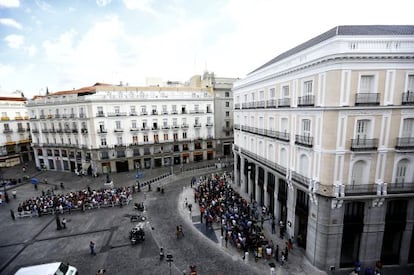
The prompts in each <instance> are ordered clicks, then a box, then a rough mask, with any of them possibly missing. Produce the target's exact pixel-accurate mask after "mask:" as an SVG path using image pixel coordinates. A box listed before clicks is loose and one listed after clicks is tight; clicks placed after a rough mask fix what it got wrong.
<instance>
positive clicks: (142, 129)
mask: <svg viewBox="0 0 414 275" xmlns="http://www.w3.org/2000/svg"><path fill="white" fill-rule="evenodd" d="M148 130H149V128H148V127H147V126H142V127H141V131H148Z"/></svg>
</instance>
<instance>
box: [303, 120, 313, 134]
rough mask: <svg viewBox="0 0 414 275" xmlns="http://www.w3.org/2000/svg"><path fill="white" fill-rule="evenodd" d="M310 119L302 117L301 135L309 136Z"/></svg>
mask: <svg viewBox="0 0 414 275" xmlns="http://www.w3.org/2000/svg"><path fill="white" fill-rule="evenodd" d="M310 130H311V121H310V119H302V135H304V136H310Z"/></svg>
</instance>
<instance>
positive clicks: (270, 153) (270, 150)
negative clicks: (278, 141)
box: [267, 144, 275, 162]
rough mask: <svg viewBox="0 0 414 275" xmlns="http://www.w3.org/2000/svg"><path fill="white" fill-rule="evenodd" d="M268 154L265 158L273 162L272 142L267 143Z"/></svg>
mask: <svg viewBox="0 0 414 275" xmlns="http://www.w3.org/2000/svg"><path fill="white" fill-rule="evenodd" d="M267 153H268V156H267V158H268V159H269V160H270V161H271V162H274V161H275V152H274V149H273V144H269V146H268V150H267Z"/></svg>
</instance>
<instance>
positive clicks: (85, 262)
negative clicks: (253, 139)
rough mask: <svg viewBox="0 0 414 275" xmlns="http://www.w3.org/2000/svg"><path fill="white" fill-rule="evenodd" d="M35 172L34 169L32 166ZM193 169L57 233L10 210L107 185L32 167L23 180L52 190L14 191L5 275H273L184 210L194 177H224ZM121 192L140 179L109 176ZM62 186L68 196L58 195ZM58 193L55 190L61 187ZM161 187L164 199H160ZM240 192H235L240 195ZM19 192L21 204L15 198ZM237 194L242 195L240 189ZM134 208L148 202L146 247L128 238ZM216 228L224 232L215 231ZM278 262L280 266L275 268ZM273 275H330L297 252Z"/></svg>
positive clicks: (11, 174) (2, 263) (2, 213)
mask: <svg viewBox="0 0 414 275" xmlns="http://www.w3.org/2000/svg"><path fill="white" fill-rule="evenodd" d="M30 165H31V164H30ZM201 165H203V166H205V164H202V163H200V164H195V165H194V166H186V167H185V169H184V170H187V169H188V170H189V171H187V172H185V171H184V172H183V173H181V171H178V170H179V168H177V167H174V171H175V172H178V173H176V174H174V175H173V176H170V177H168V178H165V179H162V180H160V181H159V182H157V183H154V185H153V191H151V192H148V188H147V187H143V188H142V192H140V193H135V194H134V195H133V200H132V201H131V203H130V205H127V206H124V207H122V208H121V207H114V208H105V209H92V210H87V211H85V212H72V214H70V215H69V214H64V215H65V217H66V219H67V221H68V223H67V227H68V228H67V229H66V230H60V231H57V230H56V224H55V219H54V217H53V216H44V217H40V218H38V217H33V218H30V217H29V218H16V220H14V221H13V220H12V219H11V217H10V209H17V205H18V203H19V202H21V201H22V200H23V199H27V198H30V197H32V196H36V195H40V194H41V191H42V190H43V191H47V190H48V189H49V190H50V189H55V188H57V190H55V192H69V191H71V190H73V191H75V190H81V189H84V188H86V187H87V186H89V187H91V188H92V189H97V188H102V187H103V182H104V180H105V179H104V177H98V178H92V177H89V176H84V177H78V176H76V175H74V174H73V173H65V172H49V171H40V172H39V171H36V169H35V168H34V166H29V167H28V169H27V171H26V172H25V173H26V174H28V175H29V176H30V177H31V178H32V177H36V178H37V179H38V180H39V181H41V182H42V181H43V180H44V179H47V181H48V184H43V183H41V184H39V186H38V190H35V189H34V186H33V185H32V184H31V183H27V182H26V183H21V184H18V185H16V186H13V187H8V189H7V192H8V193H9V197H10V202H9V203H3V205H2V206H0V219H1V222H0V232H1V233H0V274H14V272H15V271H16V270H17V269H18V268H19V267H21V266H27V265H32V264H40V263H46V262H51V261H64V262H69V263H70V264H73V265H74V266H76V267H77V268H78V270H79V272H80V274H92V275H93V274H95V273H96V270H98V269H99V268H105V269H106V270H107V273H106V274H169V273H170V274H183V273H184V271H186V272H187V274H188V271H189V268H188V266H189V265H191V264H194V265H196V266H197V271H198V274H202V275H203V274H223V275H224V274H270V266H269V263H271V262H272V260H259V261H258V262H255V261H254V259H253V256H252V255H250V256H249V257H248V260H247V261H246V260H243V258H242V256H243V255H242V254H241V252H240V251H237V250H236V249H234V248H233V247H230V246H228V247H227V248H226V247H225V246H224V245H223V244H222V241H221V236H220V233H221V232H220V228H219V227H218V226H217V225H216V226H215V227H214V230H213V232H211V231H206V230H205V227H204V225H201V224H200V223H199V216H198V215H199V211H198V209H197V207H196V205H195V204H193V205H194V206H195V208H193V211H192V214H191V216H190V213H189V211H188V210H187V209H186V208H185V207H184V204H183V202H184V199H185V198H188V199H190V198H191V199H192V198H193V191H192V189H191V188H189V183H190V179H191V177H192V176H193V175H196V176H197V175H202V174H203V175H206V174H209V173H212V172H220V171H219V170H218V169H215V168H214V167H212V168H204V169H193V168H197V167H196V166H201ZM170 169H171V168H169V169H152V170H151V169H150V170H143V173H144V176H143V178H141V179H139V180H140V181H141V182H146V181H149V180H150V179H153V178H155V177H159V176H160V175H162V174H165V173H167V172H169V171H170ZM22 175H23V172H22V168H21V167H14V168H3V169H2V171H1V176H2V177H3V178H4V179H8V178H17V177H21V176H22ZM111 178H112V179H113V180H114V183H115V186H116V187H117V186H124V185H132V184H133V183H134V182H135V180H136V179H135V172H125V173H117V174H111ZM60 182H63V183H64V186H65V189H64V190H62V189H60V187H59V184H60ZM55 186H56V187H55ZM157 186H162V187H163V188H164V189H165V193H164V194H162V193H161V192H157V191H156V187H157ZM235 189H236V188H235ZM13 190H16V199H14V198H13V197H12V196H11V195H10V193H11V192H12V191H13ZM236 190H237V189H236ZM134 202H144V205H145V206H146V210H145V211H144V212H143V213H142V215H143V216H145V217H146V218H147V219H146V221H145V222H146V225H145V232H146V239H145V241H144V242H142V243H140V244H137V245H134V246H133V245H131V244H130V242H129V239H128V233H129V231H130V229H131V228H132V226H133V225H134V224H132V223H131V221H130V219H129V215H131V214H136V213H137V211H136V210H134V209H133V203H134ZM179 224H182V226H183V229H184V234H185V236H184V237H183V238H180V239H177V238H176V236H175V226H176V225H179ZM216 227H218V228H216ZM265 232H266V235H268V236H270V235H271V234H270V225H267V224H266V225H265ZM90 240H93V241H94V242H95V243H96V251H97V255H96V256H91V255H89V247H88V244H89V241H90ZM272 240H273V242H274V243H275V244H276V243H277V244H279V245H280V247H284V240H281V239H279V238H278V237H277V236H276V235H275V236H274V237H272ZM160 247H163V248H164V250H165V253H166V254H171V255H172V256H173V260H174V261H173V262H172V264H171V266H169V264H168V263H166V262H165V260H163V261H160V260H159V256H158V252H159V249H160ZM273 262H274V261H273ZM274 274H315V275H317V274H324V273H323V272H321V271H319V270H316V269H315V268H313V267H312V265H310V264H309V262H307V260H306V258H305V257H304V256H303V251H301V250H300V249H298V248H296V247H295V248H294V249H293V250H292V251H291V254H290V255H289V262H288V264H287V265H285V266H283V267H280V265H276V267H275V271H274Z"/></svg>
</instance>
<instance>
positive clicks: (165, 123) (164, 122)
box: [162, 118, 168, 128]
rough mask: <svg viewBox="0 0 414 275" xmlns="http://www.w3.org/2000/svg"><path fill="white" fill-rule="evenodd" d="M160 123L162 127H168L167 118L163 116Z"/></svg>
mask: <svg viewBox="0 0 414 275" xmlns="http://www.w3.org/2000/svg"><path fill="white" fill-rule="evenodd" d="M162 125H163V127H164V128H167V127H168V119H166V118H164V119H163V120H162Z"/></svg>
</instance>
